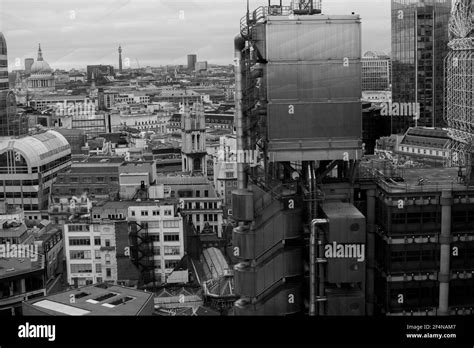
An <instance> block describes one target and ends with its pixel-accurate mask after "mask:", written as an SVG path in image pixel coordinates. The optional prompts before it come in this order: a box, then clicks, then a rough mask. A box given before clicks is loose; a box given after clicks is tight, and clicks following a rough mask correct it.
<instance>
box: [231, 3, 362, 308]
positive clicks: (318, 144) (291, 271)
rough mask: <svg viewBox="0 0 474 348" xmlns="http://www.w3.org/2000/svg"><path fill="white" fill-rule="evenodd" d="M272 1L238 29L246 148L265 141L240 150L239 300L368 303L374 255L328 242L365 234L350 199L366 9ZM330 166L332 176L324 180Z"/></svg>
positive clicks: (240, 119) (239, 120)
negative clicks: (340, 252)
mask: <svg viewBox="0 0 474 348" xmlns="http://www.w3.org/2000/svg"><path fill="white" fill-rule="evenodd" d="M274 3H278V2H276V1H275V2H274ZM269 5H270V6H268V7H259V8H258V9H256V10H255V11H253V12H250V13H247V15H246V16H244V17H242V19H241V26H240V34H239V35H238V36H237V37H236V38H235V41H234V48H235V60H234V62H235V79H236V88H235V89H236V93H235V95H236V98H235V99H236V100H235V104H236V116H235V124H236V142H237V154H239V151H240V152H244V153H245V152H248V151H262V152H263V153H264V156H263V161H262V162H263V163H249V162H248V161H245V160H237V187H238V190H235V191H234V192H233V193H232V218H233V219H234V220H235V221H237V222H238V225H239V226H238V227H236V228H234V229H233V233H232V247H233V252H234V256H235V257H236V258H237V259H238V260H239V263H238V264H237V265H235V267H234V277H235V293H236V294H237V295H239V297H240V299H239V300H238V301H236V302H235V306H234V312H235V314H237V315H290V314H296V313H302V312H305V311H307V312H309V313H310V315H364V314H365V313H370V307H369V304H368V303H369V298H367V297H366V289H369V288H371V286H370V285H369V284H371V283H370V279H368V277H366V269H367V268H368V266H367V265H366V260H362V259H360V258H359V259H356V258H354V255H352V256H350V255H347V257H346V258H345V259H336V258H332V257H330V256H328V255H327V253H325V252H324V250H323V249H322V246H323V245H324V244H325V243H328V245H329V247H330V248H333V245H334V244H338V243H341V244H343V245H347V244H351V245H359V247H361V246H363V245H365V244H366V233H365V229H366V226H365V217H364V216H363V215H362V214H361V213H360V212H359V211H358V209H356V208H355V207H354V205H353V204H352V202H351V201H350V200H349V199H348V197H349V196H351V193H350V192H352V191H351V190H352V189H351V188H350V187H351V182H354V179H353V178H352V179H351V176H352V177H353V175H354V173H355V163H356V162H357V159H358V158H360V157H361V152H362V151H361V149H362V142H361V135H362V115H361V110H362V108H361V75H362V74H361V56H362V47H361V24H360V23H361V20H360V17H359V16H358V15H347V16H346V15H334V16H333V15H321V14H320V13H321V9H320V6H321V4H320V2H318V1H293V2H292V3H291V6H282V4H281V2H280V5H278V4H274V5H272V4H271V2H270V3H269ZM328 173H332V174H331V178H330V180H328V181H327V185H329V186H331V188H329V186H327V185H326V184H324V185H319V183H320V182H323V183H324V180H325V177H326V176H327V174H328ZM351 173H352V174H351ZM323 186H324V187H323ZM336 192H337V193H336ZM342 217H344V218H342ZM349 231H351V232H349ZM367 243H368V242H367ZM318 246H319V247H318ZM308 270H309V272H308ZM367 272H368V271H367ZM366 282H367V284H368V285H366ZM308 290H309V291H308ZM367 292H368V290H367ZM305 303H307V304H308V306H307V307H306V308H305Z"/></svg>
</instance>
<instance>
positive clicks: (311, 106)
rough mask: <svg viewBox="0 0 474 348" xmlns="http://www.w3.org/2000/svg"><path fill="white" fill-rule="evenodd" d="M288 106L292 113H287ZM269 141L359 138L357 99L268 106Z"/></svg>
mask: <svg viewBox="0 0 474 348" xmlns="http://www.w3.org/2000/svg"><path fill="white" fill-rule="evenodd" d="M291 105H293V107H294V113H293V114H289V110H290V108H291ZM268 111H269V112H268V138H269V140H270V141H271V140H281V139H285V140H286V139H288V140H299V139H327V138H333V139H337V138H349V139H353V138H360V137H361V134H362V113H361V104H360V102H347V103H340V102H339V103H338V102H334V103H305V104H289V103H287V104H269V105H268Z"/></svg>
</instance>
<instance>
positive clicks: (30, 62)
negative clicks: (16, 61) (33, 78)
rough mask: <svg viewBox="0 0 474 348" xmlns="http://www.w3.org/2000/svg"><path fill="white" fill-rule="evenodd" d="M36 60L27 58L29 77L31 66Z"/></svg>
mask: <svg viewBox="0 0 474 348" xmlns="http://www.w3.org/2000/svg"><path fill="white" fill-rule="evenodd" d="M34 62H35V60H34V59H33V58H25V74H26V75H29V74H31V66H32V65H33V63H34Z"/></svg>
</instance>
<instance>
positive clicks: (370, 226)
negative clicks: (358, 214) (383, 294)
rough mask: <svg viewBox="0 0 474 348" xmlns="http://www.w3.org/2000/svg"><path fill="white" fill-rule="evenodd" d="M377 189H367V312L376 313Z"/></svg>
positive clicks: (369, 313)
mask: <svg viewBox="0 0 474 348" xmlns="http://www.w3.org/2000/svg"><path fill="white" fill-rule="evenodd" d="M374 233H375V190H374V189H372V190H368V191H367V272H366V274H367V278H366V289H365V296H366V303H367V306H366V313H367V315H373V314H374V296H375V294H374V291H375V285H374V284H375V281H374V266H375V235H374Z"/></svg>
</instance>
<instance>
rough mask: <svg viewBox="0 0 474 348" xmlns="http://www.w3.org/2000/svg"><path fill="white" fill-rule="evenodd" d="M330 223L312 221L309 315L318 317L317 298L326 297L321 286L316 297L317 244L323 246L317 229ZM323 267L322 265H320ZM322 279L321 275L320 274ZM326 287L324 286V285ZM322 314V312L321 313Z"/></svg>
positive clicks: (319, 220)
mask: <svg viewBox="0 0 474 348" xmlns="http://www.w3.org/2000/svg"><path fill="white" fill-rule="evenodd" d="M327 223H329V220H327V219H314V220H312V221H311V236H310V245H309V296H310V298H309V315H310V316H315V315H316V296H323V295H324V288H323V291H322V292H321V284H320V286H319V289H318V295H316V263H317V261H318V260H317V257H316V243H318V244H319V246H320V247H321V246H322V241H321V240H320V239H319V238H317V237H316V233H317V227H318V226H322V225H325V224H327ZM320 266H322V264H321V265H320ZM320 277H321V274H320ZM323 286H324V284H323ZM319 314H321V311H320V313H319Z"/></svg>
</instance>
